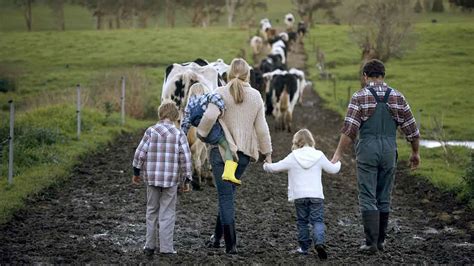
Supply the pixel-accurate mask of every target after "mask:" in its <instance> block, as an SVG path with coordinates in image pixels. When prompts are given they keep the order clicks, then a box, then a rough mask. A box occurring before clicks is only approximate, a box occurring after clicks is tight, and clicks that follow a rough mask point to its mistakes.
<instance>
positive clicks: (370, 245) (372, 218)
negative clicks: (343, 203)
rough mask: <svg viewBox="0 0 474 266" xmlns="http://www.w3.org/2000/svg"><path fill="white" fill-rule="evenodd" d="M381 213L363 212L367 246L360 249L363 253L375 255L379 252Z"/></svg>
mask: <svg viewBox="0 0 474 266" xmlns="http://www.w3.org/2000/svg"><path fill="white" fill-rule="evenodd" d="M379 222H380V214H379V211H363V212H362V223H363V225H364V233H365V245H362V246H361V247H360V250H361V251H363V252H367V253H371V254H375V253H377V251H378V248H377V243H378V240H379V226H380V224H379Z"/></svg>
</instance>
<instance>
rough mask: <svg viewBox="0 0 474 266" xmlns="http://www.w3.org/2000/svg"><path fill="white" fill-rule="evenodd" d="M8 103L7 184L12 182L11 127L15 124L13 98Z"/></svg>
mask: <svg viewBox="0 0 474 266" xmlns="http://www.w3.org/2000/svg"><path fill="white" fill-rule="evenodd" d="M8 103H9V104H10V145H9V146H10V149H9V152H8V184H9V185H12V184H13V129H14V125H15V106H14V105H13V100H10V101H8Z"/></svg>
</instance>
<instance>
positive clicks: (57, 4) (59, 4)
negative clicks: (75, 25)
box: [47, 0, 66, 31]
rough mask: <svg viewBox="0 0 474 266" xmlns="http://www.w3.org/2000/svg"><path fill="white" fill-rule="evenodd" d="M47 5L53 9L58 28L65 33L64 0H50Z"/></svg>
mask: <svg viewBox="0 0 474 266" xmlns="http://www.w3.org/2000/svg"><path fill="white" fill-rule="evenodd" d="M47 4H48V5H49V7H50V8H51V11H52V13H53V16H54V18H55V24H56V26H57V27H58V29H59V30H62V31H64V30H65V29H66V25H65V23H64V0H48V1H47Z"/></svg>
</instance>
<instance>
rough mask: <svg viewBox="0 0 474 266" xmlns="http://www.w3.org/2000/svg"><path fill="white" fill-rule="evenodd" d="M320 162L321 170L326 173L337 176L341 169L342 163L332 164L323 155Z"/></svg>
mask: <svg viewBox="0 0 474 266" xmlns="http://www.w3.org/2000/svg"><path fill="white" fill-rule="evenodd" d="M320 162H321V168H323V170H324V171H325V172H326V173H329V174H335V173H338V172H339V170H340V169H341V161H338V162H337V163H331V162H330V161H329V160H328V158H326V156H325V155H323V157H322V158H321V160H320Z"/></svg>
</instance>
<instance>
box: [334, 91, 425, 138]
mask: <svg viewBox="0 0 474 266" xmlns="http://www.w3.org/2000/svg"><path fill="white" fill-rule="evenodd" d="M370 87H372V88H373V89H374V91H375V92H376V93H377V95H378V96H379V97H380V99H382V98H383V96H384V95H385V92H386V91H387V89H388V88H389V87H388V85H387V84H386V83H374V82H371V83H369V84H368V85H367V86H366V87H365V88H363V89H361V90H359V91H357V92H356V93H354V95H352V98H351V102H350V103H349V106H348V107H347V114H346V118H345V119H344V126H343V128H342V129H341V133H343V134H345V135H347V136H349V137H350V138H352V139H353V140H354V139H355V138H356V137H357V133H358V132H359V128H360V126H361V124H362V123H363V122H364V121H367V119H369V117H370V116H372V114H373V113H374V111H375V106H376V105H377V101H376V100H375V98H374V96H373V95H372V93H370V91H369V90H368V88H370ZM391 89H392V88H391ZM387 105H388V107H389V109H390V113H391V114H392V117H393V119H394V120H395V122H396V123H397V125H399V126H400V128H401V130H402V131H403V133H404V134H405V136H406V139H407V140H408V141H410V142H411V141H412V140H413V139H415V138H419V137H420V132H419V130H418V127H417V126H416V122H415V118H414V117H413V114H412V113H411V110H410V106H409V105H408V103H407V101H406V100H405V97H404V96H403V94H401V93H400V92H399V91H397V90H395V89H392V91H391V92H390V97H389V98H388V101H387Z"/></svg>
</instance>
